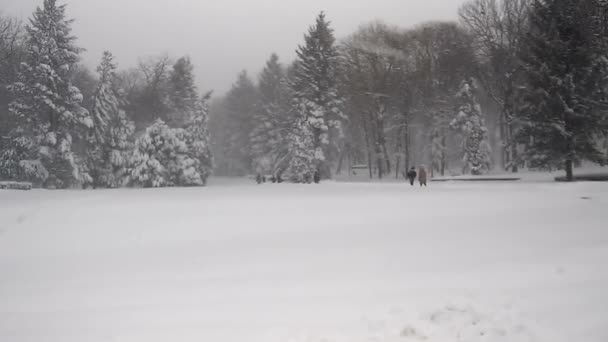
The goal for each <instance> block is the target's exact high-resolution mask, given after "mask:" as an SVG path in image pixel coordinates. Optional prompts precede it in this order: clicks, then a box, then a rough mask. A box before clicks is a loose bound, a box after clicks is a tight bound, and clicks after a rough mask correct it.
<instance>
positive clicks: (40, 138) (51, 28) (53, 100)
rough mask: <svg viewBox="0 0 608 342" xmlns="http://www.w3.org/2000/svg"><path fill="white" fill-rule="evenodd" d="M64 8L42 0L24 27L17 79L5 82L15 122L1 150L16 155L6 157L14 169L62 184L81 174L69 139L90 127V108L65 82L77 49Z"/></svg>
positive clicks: (48, 182)
mask: <svg viewBox="0 0 608 342" xmlns="http://www.w3.org/2000/svg"><path fill="white" fill-rule="evenodd" d="M65 10H66V6H65V5H57V4H56V1H55V0H44V3H43V6H42V7H38V8H37V9H36V11H35V12H34V14H33V17H32V18H31V20H30V24H29V25H28V26H27V27H26V29H27V42H26V48H27V51H26V56H25V62H24V63H23V64H22V66H21V69H20V72H19V77H18V78H19V80H18V82H16V83H14V84H13V85H12V86H11V87H10V89H11V91H12V93H13V95H14V98H15V100H14V101H13V102H12V103H11V105H10V111H11V113H12V114H13V115H14V117H15V118H16V119H17V121H18V128H17V129H16V130H15V131H13V132H12V134H11V136H12V140H13V141H12V142H13V150H12V151H8V153H5V154H4V155H5V156H7V155H8V156H10V157H13V158H17V159H16V160H12V161H10V162H7V161H6V160H5V163H7V164H10V165H11V166H12V167H18V168H19V170H15V171H13V173H14V174H16V175H19V176H23V177H25V178H28V179H30V180H34V181H37V182H40V183H43V185H44V186H46V187H49V188H67V187H70V186H73V185H75V184H77V183H79V182H80V181H81V180H82V176H81V173H80V167H79V165H78V164H77V162H76V158H75V156H74V153H73V152H72V142H73V140H74V139H75V138H78V137H80V136H82V135H83V134H84V133H85V131H86V129H90V128H92V127H93V120H92V118H91V116H90V114H89V112H88V111H87V110H86V109H84V108H83V107H82V106H81V105H80V104H81V102H82V100H83V97H82V94H81V93H80V90H78V88H76V87H74V86H73V85H72V83H71V82H70V74H71V71H72V70H73V69H74V67H75V66H76V63H77V62H78V60H79V53H80V52H81V49H80V48H78V47H77V46H76V45H75V44H74V41H75V40H76V37H74V36H73V35H72V34H71V24H72V21H71V20H69V19H66V16H65ZM5 152H6V151H5Z"/></svg>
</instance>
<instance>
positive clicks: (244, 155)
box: [216, 71, 259, 176]
mask: <svg viewBox="0 0 608 342" xmlns="http://www.w3.org/2000/svg"><path fill="white" fill-rule="evenodd" d="M258 104H259V94H258V89H257V87H256V86H255V84H254V83H253V81H252V80H251V78H249V75H248V74H247V72H245V71H243V72H241V73H240V74H239V75H238V78H237V81H236V83H234V84H233V85H232V88H231V89H230V91H229V92H228V94H227V95H226V97H225V98H224V100H223V104H222V112H223V118H222V121H223V126H224V127H223V128H222V134H221V136H220V137H216V142H217V143H218V144H220V145H221V147H220V148H221V149H222V150H223V151H222V152H221V154H222V155H223V156H224V160H223V163H222V164H221V165H218V166H219V168H220V170H222V172H223V173H224V174H226V175H230V176H242V175H245V174H247V173H250V172H251V171H252V170H251V169H252V165H253V163H252V160H253V158H252V153H251V132H252V131H253V127H254V115H255V113H256V111H257V105H258Z"/></svg>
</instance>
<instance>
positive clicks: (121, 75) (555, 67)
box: [0, 0, 608, 188]
mask: <svg viewBox="0 0 608 342" xmlns="http://www.w3.org/2000/svg"><path fill="white" fill-rule="evenodd" d="M458 15H459V20H458V21H454V22H450V21H446V22H440V21H434V22H428V23H425V24H421V25H418V26H415V27H412V28H400V27H395V26H389V25H386V24H384V23H382V22H381V21H375V22H372V23H369V24H364V25H362V26H361V27H360V28H359V29H358V30H357V31H356V32H354V33H352V34H351V35H349V36H347V37H346V38H344V39H341V40H337V39H336V37H335V36H334V32H333V30H332V25H331V21H330V19H329V17H328V16H327V15H326V14H325V13H320V14H319V16H318V17H317V18H316V20H314V21H312V24H311V26H310V27H309V28H308V30H307V31H305V29H306V28H303V32H304V31H305V32H304V38H303V40H302V41H301V42H294V49H297V50H296V51H297V57H296V59H295V60H294V61H282V60H281V59H280V57H279V56H277V55H276V54H272V53H271V52H270V51H269V58H268V61H267V63H266V65H264V66H260V68H261V69H262V70H261V72H260V73H259V74H257V75H253V76H252V75H250V74H248V73H247V72H245V71H243V72H241V73H240V74H239V75H237V76H236V80H235V82H234V84H233V86H232V88H231V89H230V91H228V93H227V94H225V95H221V94H211V93H210V92H204V93H203V92H200V91H199V89H197V87H196V86H195V84H196V82H195V79H194V75H193V68H194V66H193V64H192V62H191V61H190V59H189V58H188V57H179V58H172V57H169V56H157V57H147V58H144V59H142V60H141V62H140V63H139V65H138V66H137V67H135V68H130V69H126V70H123V69H120V68H119V67H118V66H117V65H116V63H115V61H114V57H113V55H112V53H111V52H109V51H108V52H105V53H104V54H103V56H100V57H101V61H100V63H99V67H98V68H97V69H96V71H95V72H93V71H91V70H89V69H87V68H86V67H85V66H83V65H82V63H81V60H80V53H81V52H82V49H81V48H80V47H79V46H78V43H77V32H72V30H71V24H72V20H71V18H70V17H69V8H68V7H66V5H61V4H58V3H57V2H56V1H55V0H44V1H43V3H42V4H41V5H40V7H39V8H38V9H37V10H36V11H35V12H34V13H33V14H32V16H31V17H30V18H29V20H28V21H27V22H23V21H22V20H20V19H19V18H11V17H7V16H0V180H15V181H29V182H32V183H34V184H35V185H37V186H42V187H46V188H73V187H92V188H116V187H123V186H134V187H164V186H202V185H205V184H206V183H207V180H208V177H209V176H211V175H218V176H246V175H251V174H269V175H270V174H271V175H273V176H280V177H281V178H282V179H285V180H289V181H292V182H298V183H306V182H310V181H311V179H312V177H313V174H317V175H320V177H321V178H323V179H330V178H333V177H336V176H337V175H343V174H348V173H349V172H351V169H352V168H353V167H356V168H358V169H365V170H366V171H365V172H366V173H368V174H369V177H370V178H378V179H380V178H387V177H392V178H403V176H404V174H405V172H406V170H408V169H409V168H410V167H412V166H416V167H419V166H421V165H424V166H425V168H426V169H427V170H429V172H430V173H431V174H432V175H433V176H438V175H454V174H472V175H482V174H486V173H489V172H505V171H508V172H518V171H519V170H521V169H524V168H525V169H530V170H557V169H560V170H565V172H566V177H567V178H568V179H570V180H572V179H573V168H574V167H575V166H577V165H579V164H581V163H587V162H589V163H595V164H599V165H605V164H606V162H607V161H608V96H607V95H608V3H606V2H605V1H602V0H472V1H470V2H468V3H466V4H464V5H463V6H462V7H461V8H460V10H459V13H458ZM311 19H314V18H311ZM244 29H245V28H244ZM159 49H160V50H162V47H159ZM219 53H221V52H219ZM198 62H200V63H204V61H198Z"/></svg>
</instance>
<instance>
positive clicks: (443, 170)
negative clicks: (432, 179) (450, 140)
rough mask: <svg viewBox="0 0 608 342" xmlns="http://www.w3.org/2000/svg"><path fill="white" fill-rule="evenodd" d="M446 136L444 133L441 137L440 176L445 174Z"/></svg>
mask: <svg viewBox="0 0 608 342" xmlns="http://www.w3.org/2000/svg"><path fill="white" fill-rule="evenodd" d="M446 140H447V139H446V137H445V135H444V136H442V137H441V176H442V177H443V176H445V168H446V164H447V160H446V159H447V158H446V153H445V150H446V147H445V145H446Z"/></svg>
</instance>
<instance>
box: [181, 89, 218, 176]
mask: <svg viewBox="0 0 608 342" xmlns="http://www.w3.org/2000/svg"><path fill="white" fill-rule="evenodd" d="M210 97H211V93H208V94H206V95H205V96H203V98H202V99H201V100H200V101H198V102H197V104H196V112H195V114H194V117H193V118H192V121H191V122H190V124H189V125H188V128H187V133H188V136H187V139H188V140H187V142H188V146H189V149H190V156H191V157H192V159H194V160H195V161H196V166H195V168H196V171H197V172H198V175H199V177H200V184H199V182H198V181H196V180H195V181H194V182H193V183H194V184H196V185H206V184H207V178H209V176H210V175H211V171H212V169H213V157H212V154H211V139H210V136H209V127H208V126H209V106H208V101H209V99H210Z"/></svg>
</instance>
